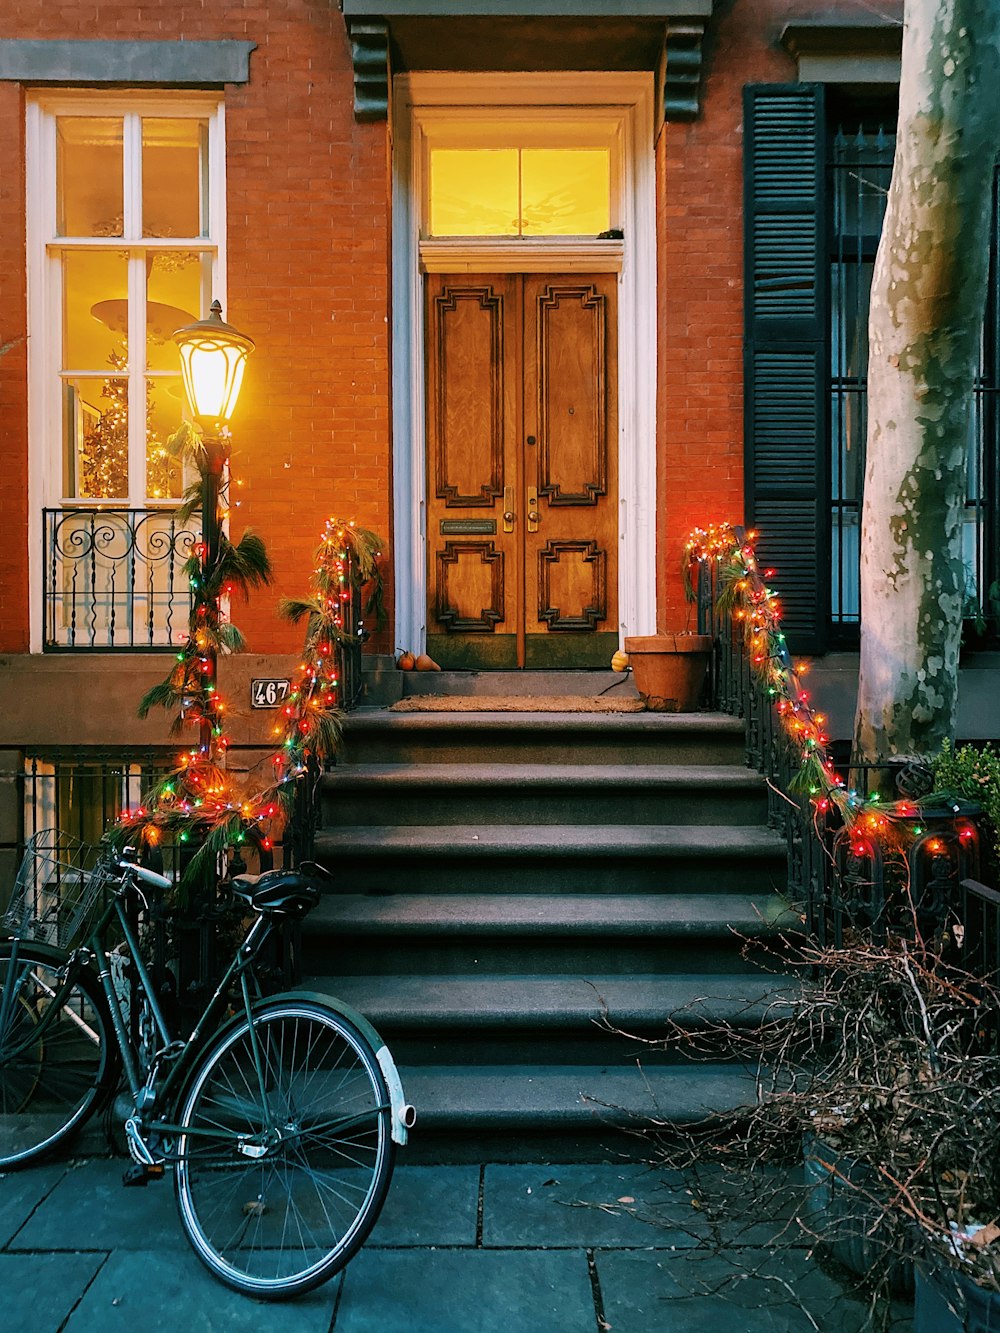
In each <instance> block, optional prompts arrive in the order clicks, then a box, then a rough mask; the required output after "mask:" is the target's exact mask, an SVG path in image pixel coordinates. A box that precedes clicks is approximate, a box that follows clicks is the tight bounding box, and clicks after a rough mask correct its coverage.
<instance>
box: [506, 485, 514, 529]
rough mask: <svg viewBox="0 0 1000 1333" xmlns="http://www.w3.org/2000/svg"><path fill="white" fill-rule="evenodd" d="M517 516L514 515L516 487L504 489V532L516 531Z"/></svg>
mask: <svg viewBox="0 0 1000 1333" xmlns="http://www.w3.org/2000/svg"><path fill="white" fill-rule="evenodd" d="M516 517H517V515H516V514H515V513H514V487H513V486H505V487H504V488H503V530H504V532H513V531H514V519H515V518H516Z"/></svg>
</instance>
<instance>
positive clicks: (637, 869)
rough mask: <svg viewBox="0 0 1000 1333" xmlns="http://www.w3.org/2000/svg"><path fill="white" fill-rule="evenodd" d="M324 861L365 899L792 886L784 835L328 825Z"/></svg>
mask: <svg viewBox="0 0 1000 1333" xmlns="http://www.w3.org/2000/svg"><path fill="white" fill-rule="evenodd" d="M316 859H317V860H318V861H319V862H320V863H321V864H323V865H326V866H328V867H329V868H330V870H331V872H332V873H333V874H334V875H335V876H336V881H337V883H338V884H342V885H343V886H344V887H345V889H350V890H352V891H357V890H359V889H361V890H363V891H365V892H371V891H373V890H381V891H384V892H400V891H401V890H404V889H405V890H407V891H412V892H428V893H465V892H489V891H490V890H493V889H498V888H499V889H503V890H504V891H506V892H516V891H521V892H525V891H526V892H547V893H552V892H565V891H568V892H574V893H608V892H610V893H621V892H623V891H625V890H628V891H632V892H637V893H638V892H657V891H675V892H698V893H709V892H710V893H758V892H760V891H762V890H763V891H772V890H779V889H780V888H781V887H782V886H783V883H784V880H785V844H784V842H783V840H782V839H781V838H779V837H778V836H777V834H775V833H772V832H771V831H770V830H767V829H758V828H719V827H712V826H704V825H702V826H697V825H696V826H686V825H653V824H649V825H638V826H631V825H622V824H604V825H599V826H596V827H593V828H587V827H586V826H584V825H580V824H548V825H539V826H537V827H535V826H531V825H524V824H497V825H493V826H485V825H484V826H483V827H482V828H479V829H471V828H469V827H468V826H467V825H461V826H454V827H446V826H436V827H435V826H431V827H419V826H409V827H404V828H388V827H374V828H366V827H358V826H352V827H343V828H336V829H330V828H324V829H322V830H321V831H320V833H319V834H318V835H317V838H316Z"/></svg>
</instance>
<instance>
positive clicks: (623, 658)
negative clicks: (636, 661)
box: [611, 649, 628, 671]
mask: <svg viewBox="0 0 1000 1333" xmlns="http://www.w3.org/2000/svg"><path fill="white" fill-rule="evenodd" d="M611 670H612V671H627V670H628V653H623V652H622V651H621V649H619V650H618V652H617V653H615V655H614V657H612V659H611Z"/></svg>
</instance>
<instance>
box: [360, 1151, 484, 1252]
mask: <svg viewBox="0 0 1000 1333" xmlns="http://www.w3.org/2000/svg"><path fill="white" fill-rule="evenodd" d="M478 1209H479V1167H478V1166H397V1167H396V1169H395V1171H394V1172H393V1173H392V1183H391V1184H390V1186H389V1197H388V1198H387V1199H386V1201H385V1206H384V1207H383V1209H382V1212H381V1215H380V1216H379V1219H378V1221H377V1222H376V1223H375V1229H374V1230H373V1231H372V1233H371V1235H370V1236H369V1237H368V1240H367V1242H366V1244H368V1245H475V1243H476V1218H477V1214H478Z"/></svg>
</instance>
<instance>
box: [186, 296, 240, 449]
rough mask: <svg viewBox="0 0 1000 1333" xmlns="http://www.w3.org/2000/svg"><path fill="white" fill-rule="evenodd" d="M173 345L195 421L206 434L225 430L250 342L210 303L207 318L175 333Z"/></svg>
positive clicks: (220, 307)
mask: <svg viewBox="0 0 1000 1333" xmlns="http://www.w3.org/2000/svg"><path fill="white" fill-rule="evenodd" d="M174 342H175V343H176V344H177V346H178V348H179V349H180V354H181V370H182V372H183V374H184V389H185V391H186V393H187V397H188V402H189V403H190V405H191V410H192V412H193V413H194V415H195V417H196V418H197V419H198V421H199V422H200V423H201V424H202V426H203V427H205V428H206V430H211V429H213V428H216V429H217V428H218V427H220V426H227V425H228V424H229V420H230V418H231V417H232V415H233V412H234V411H235V410H236V401H237V399H238V398H239V396H240V388H241V387H242V384H243V372H244V370H245V369H246V364H247V357H248V356H249V355H250V353H251V352H252V351H253V349H254V343H253V339H252V338H248V337H247V336H246V334H245V333H240V331H239V330H238V329H234V328H233V326H232V325H231V324H226V323H224V322H223V319H222V306H221V305H220V304H219V302H218V301H213V302H212V306H211V310H210V311H209V315H208V318H207V319H199V320H198V321H197V322H196V323H194V324H187V325H185V327H184V328H182V329H178V330H177V332H176V333H175V334H174Z"/></svg>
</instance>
